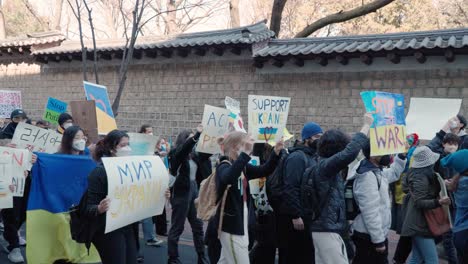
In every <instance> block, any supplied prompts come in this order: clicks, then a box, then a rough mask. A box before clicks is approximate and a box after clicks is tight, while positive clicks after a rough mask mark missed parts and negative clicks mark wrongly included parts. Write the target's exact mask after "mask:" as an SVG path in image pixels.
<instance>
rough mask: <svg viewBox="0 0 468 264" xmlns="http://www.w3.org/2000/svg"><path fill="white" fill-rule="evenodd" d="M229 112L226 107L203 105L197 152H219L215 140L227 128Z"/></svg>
mask: <svg viewBox="0 0 468 264" xmlns="http://www.w3.org/2000/svg"><path fill="white" fill-rule="evenodd" d="M229 113H230V111H229V110H227V109H224V108H219V107H214V106H211V105H205V111H204V112H203V121H202V125H203V133H202V134H201V136H200V140H199V141H198V144H197V151H198V152H203V153H209V154H216V153H221V148H220V146H219V144H218V142H217V140H218V138H219V137H221V136H223V135H224V134H225V133H226V132H227V130H228V126H229V122H228V116H229Z"/></svg>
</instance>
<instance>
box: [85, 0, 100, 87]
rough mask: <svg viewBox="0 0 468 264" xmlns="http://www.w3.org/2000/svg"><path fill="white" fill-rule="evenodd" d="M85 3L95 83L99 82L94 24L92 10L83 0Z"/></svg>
mask: <svg viewBox="0 0 468 264" xmlns="http://www.w3.org/2000/svg"><path fill="white" fill-rule="evenodd" d="M83 3H84V5H85V8H86V11H88V20H89V26H90V27H91V37H92V39H93V55H94V56H93V57H94V58H93V68H94V78H95V81H96V83H97V84H99V76H98V65H97V48H96V35H95V34H94V25H93V16H92V12H93V10H92V9H90V8H89V6H88V3H87V2H86V0H83Z"/></svg>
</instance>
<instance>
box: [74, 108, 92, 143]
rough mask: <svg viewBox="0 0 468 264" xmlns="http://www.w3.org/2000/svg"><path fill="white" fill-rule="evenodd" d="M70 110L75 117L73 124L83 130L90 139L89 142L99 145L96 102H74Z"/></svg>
mask: <svg viewBox="0 0 468 264" xmlns="http://www.w3.org/2000/svg"><path fill="white" fill-rule="evenodd" d="M70 108H71V111H72V115H73V122H74V123H75V124H76V125H78V126H80V127H81V129H83V131H84V134H85V136H86V137H88V142H90V143H97V142H98V141H99V134H98V126H97V116H96V104H95V102H94V101H72V102H70Z"/></svg>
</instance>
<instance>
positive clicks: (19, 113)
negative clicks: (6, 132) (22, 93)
mask: <svg viewBox="0 0 468 264" xmlns="http://www.w3.org/2000/svg"><path fill="white" fill-rule="evenodd" d="M15 117H22V118H28V116H27V115H26V112H24V111H23V110H21V109H16V110H14V111H13V112H11V116H10V119H13V118H15Z"/></svg>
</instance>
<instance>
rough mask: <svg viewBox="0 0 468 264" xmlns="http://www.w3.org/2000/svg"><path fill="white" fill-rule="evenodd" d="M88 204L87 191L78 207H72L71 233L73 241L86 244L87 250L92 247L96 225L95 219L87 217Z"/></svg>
mask: <svg viewBox="0 0 468 264" xmlns="http://www.w3.org/2000/svg"><path fill="white" fill-rule="evenodd" d="M87 204H88V191H86V192H85V193H84V194H83V196H82V197H81V199H80V203H79V204H78V205H72V207H70V233H71V237H72V239H73V240H75V241H76V242H78V243H84V244H85V245H86V248H87V249H88V255H89V248H90V247H91V240H92V239H93V236H94V232H93V229H94V228H93V227H94V225H95V221H97V220H96V219H94V218H92V219H91V218H89V217H87V216H86V215H85V213H84V212H85V210H86V206H87Z"/></svg>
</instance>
